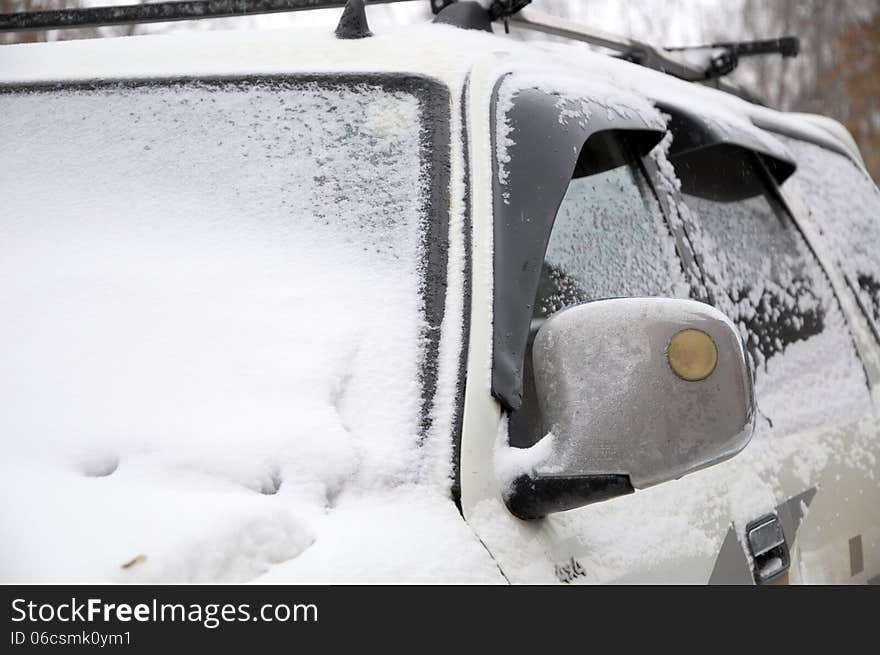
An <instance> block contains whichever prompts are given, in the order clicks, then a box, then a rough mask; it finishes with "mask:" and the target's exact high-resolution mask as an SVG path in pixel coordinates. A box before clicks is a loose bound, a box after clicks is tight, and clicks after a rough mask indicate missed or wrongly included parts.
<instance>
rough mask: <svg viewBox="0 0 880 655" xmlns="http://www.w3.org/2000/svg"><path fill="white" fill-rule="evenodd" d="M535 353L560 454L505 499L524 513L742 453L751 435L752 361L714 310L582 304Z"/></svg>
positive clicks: (650, 302)
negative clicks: (750, 362)
mask: <svg viewBox="0 0 880 655" xmlns="http://www.w3.org/2000/svg"><path fill="white" fill-rule="evenodd" d="M532 355H533V363H534V371H535V387H536V391H537V394H538V401H539V404H540V408H541V414H542V417H543V422H544V425H545V426H546V427H547V428H549V430H550V435H548V436H547V437H544V438H545V439H546V438H551V439H552V448H551V449H550V454H549V455H548V456H547V457H546V458H545V459H544V460H543V461H541V462H540V463H536V464H535V466H534V469H533V470H532V471H530V472H529V473H527V474H524V475H522V476H521V477H520V478H518V479H516V480H514V481H513V483H512V484H511V485H510V488H509V489H508V492H507V493H506V496H505V500H506V501H507V504H508V507H509V508H510V510H511V511H512V512H513V513H514V514H515V515H517V516H519V517H520V518H539V517H541V516H545V515H546V514H549V513H551V512H555V511H564V510H568V509H573V508H575V507H580V506H583V505H587V504H590V503H593V502H597V501H599V500H605V499H607V498H610V497H614V496H617V495H621V494H624V493H631V492H632V491H633V490H634V489H642V488H645V487H650V486H652V485H656V484H659V483H661V482H665V481H667V480H673V479H676V478H680V477H682V476H683V475H685V474H687V473H690V472H693V471H697V470H699V469H703V468H706V467H708V466H712V465H713V464H717V463H719V462H722V461H724V460H726V459H729V458H730V457H733V456H734V455H735V454H736V453H738V452H739V451H741V450H742V449H743V448H745V446H746V445H747V444H748V442H749V440H750V439H751V436H752V432H753V430H754V421H755V399H754V385H753V377H752V370H751V366H750V364H749V360H748V357H747V355H746V352H745V350H744V348H743V343H742V339H741V337H740V335H739V332H738V331H737V328H736V326H735V325H734V324H733V323H731V321H730V320H729V319H728V318H727V317H726V316H725V315H724V314H722V313H721V312H719V311H718V310H717V309H715V308H713V307H711V306H709V305H706V304H703V303H699V302H695V301H691V300H677V299H667V298H622V299H614V300H601V301H596V302H591V303H586V304H583V305H577V306H574V307H570V308H568V309H565V310H563V311H561V312H559V313H557V314H555V315H554V316H552V317H551V318H550V319H548V320H547V321H546V323H544V325H543V326H542V327H541V329H540V330H539V331H538V334H537V336H536V338H535V343H534V347H533V352H532Z"/></svg>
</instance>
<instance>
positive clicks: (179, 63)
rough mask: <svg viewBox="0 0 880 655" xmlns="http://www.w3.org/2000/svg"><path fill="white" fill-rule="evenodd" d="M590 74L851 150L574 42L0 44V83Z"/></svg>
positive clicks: (792, 119) (303, 34)
mask: <svg viewBox="0 0 880 655" xmlns="http://www.w3.org/2000/svg"><path fill="white" fill-rule="evenodd" d="M500 53H503V55H505V57H504V59H506V60H508V61H510V64H511V67H515V66H516V65H517V62H521V63H524V64H526V65H528V66H529V67H534V66H535V65H539V66H547V67H551V68H555V69H556V70H558V69H559V67H562V68H564V69H565V70H567V71H569V72H572V73H577V72H579V71H582V72H583V73H585V74H587V75H590V76H594V77H596V78H598V79H600V80H605V81H608V82H611V83H612V84H614V85H617V86H619V87H622V88H625V89H628V90H632V91H635V92H636V93H639V94H641V95H643V96H645V97H647V98H649V99H651V100H657V101H661V102H668V103H686V104H687V106H688V107H690V108H691V109H696V110H697V111H699V112H700V113H704V114H706V115H708V116H710V117H711V118H714V119H719V120H722V121H731V120H733V121H742V120H743V119H745V120H746V121H747V122H751V123H754V124H756V125H758V126H760V127H762V128H765V129H770V130H773V131H777V132H782V133H784V134H790V135H796V136H799V137H801V138H807V139H809V140H811V141H814V142H817V143H819V144H822V145H825V146H826V147H834V148H835V149H837V150H841V151H845V152H846V153H847V154H849V155H850V156H851V157H852V158H853V159H855V160H856V161H857V162H859V163H861V157H860V155H859V153H858V150H857V148H856V147H855V144H854V142H853V141H852V139H851V138H849V136H848V134H847V133H846V130H845V129H844V128H842V126H840V125H839V124H837V123H836V122H834V121H830V120H828V119H825V120H822V121H818V120H815V119H814V118H813V117H806V116H803V115H799V114H786V113H782V112H778V111H775V110H772V109H768V108H766V107H761V106H759V105H755V104H752V103H749V102H747V101H745V100H742V99H741V98H738V97H735V96H733V95H730V94H728V93H725V92H722V91H718V90H716V89H712V88H709V87H706V86H701V85H698V84H693V83H690V82H684V81H681V80H678V79H676V78H673V77H670V76H668V75H664V74H662V73H659V72H657V71H653V70H650V69H647V68H644V67H641V66H637V65H634V64H631V63H629V62H625V61H621V60H619V59H615V58H613V57H609V56H607V55H604V54H600V53H595V52H591V51H588V50H586V49H584V48H583V47H580V46H579V45H572V46H568V45H565V44H554V45H553V46H552V47H550V48H548V47H541V45H539V44H538V43H537V42H520V41H514V40H511V39H508V38H505V37H503V36H500V35H492V34H487V33H484V32H477V31H471V30H462V29H458V28H455V27H451V26H447V25H436V24H423V25H410V26H405V27H395V28H393V29H390V30H388V31H382V32H380V33H378V34H376V35H375V36H374V37H372V38H368V39H354V40H340V39H337V38H335V37H334V35H333V34H332V32H330V31H329V30H327V31H325V30H324V29H310V30H304V29H290V28H287V29H273V30H258V31H209V32H185V33H175V34H151V35H142V36H132V37H118V38H110V39H91V40H78V41H56V42H49V43H39V44H18V45H9V46H2V47H0V84H15V83H29V82H30V83H33V82H57V81H64V80H91V79H108V78H109V79H113V78H155V77H192V76H232V75H246V74H260V73H262V74H283V73H296V72H337V71H340V72H341V71H345V72H367V71H369V72H378V71H393V72H400V73H416V74H422V75H427V76H430V77H434V78H437V79H440V80H442V81H444V82H446V83H447V84H450V85H451V86H453V87H457V86H459V85H460V83H461V81H462V80H463V79H464V77H465V75H466V74H467V72H468V71H469V70H470V69H471V68H472V67H473V66H474V65H475V64H476V63H477V62H479V61H481V60H484V59H486V58H487V57H492V56H498V55H499V54H500Z"/></svg>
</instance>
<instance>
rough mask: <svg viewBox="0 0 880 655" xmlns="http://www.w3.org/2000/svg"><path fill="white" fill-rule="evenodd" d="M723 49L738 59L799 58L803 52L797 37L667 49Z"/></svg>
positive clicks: (684, 50) (670, 49)
mask: <svg viewBox="0 0 880 655" xmlns="http://www.w3.org/2000/svg"><path fill="white" fill-rule="evenodd" d="M702 49H723V50H730V51H731V52H732V53H733V55H734V56H736V57H755V56H758V55H782V56H783V57H797V56H798V54H799V53H800V50H801V43H800V40H799V39H798V38H797V37H796V36H782V37H779V38H778V39H764V40H761V41H730V42H725V43H713V44H711V45H699V46H685V47H683V48H666V50H669V51H670V52H686V51H688V50H702Z"/></svg>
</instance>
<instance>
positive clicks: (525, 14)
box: [504, 8, 800, 82]
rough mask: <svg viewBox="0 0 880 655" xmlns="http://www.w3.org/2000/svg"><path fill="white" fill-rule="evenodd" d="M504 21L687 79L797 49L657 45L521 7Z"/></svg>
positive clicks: (792, 41)
mask: <svg viewBox="0 0 880 655" xmlns="http://www.w3.org/2000/svg"><path fill="white" fill-rule="evenodd" d="M504 20H505V21H507V22H509V23H510V24H512V25H516V26H518V27H521V28H524V29H529V30H533V31H537V32H543V33H544V34H552V35H555V36H561V37H565V38H568V39H573V40H576V41H582V42H584V43H589V44H591V45H595V46H599V47H601V48H607V49H609V50H614V51H616V52H618V53H620V56H621V57H622V58H623V59H627V60H628V61H632V62H634V63H637V64H640V65H642V66H645V67H647V68H653V69H655V70H658V71H662V72H664V73H667V74H668V75H672V76H673V77H678V78H680V79H682V80H687V81H688V82H708V81H710V80H716V79H718V78H720V77H723V76H725V75H727V74H728V73H731V72H732V71H733V70H734V69H735V68H736V67H737V65H738V63H739V58H740V57H751V56H756V55H768V54H781V55H782V56H783V57H797V55H798V52H799V51H800V42H799V41H798V39H797V38H796V37H791V36H787V37H782V38H779V39H768V40H765V41H742V42H729V43H716V44H713V45H711V46H696V47H688V48H660V47H657V46H653V45H651V44H649V43H645V42H643V41H638V40H636V39H631V38H629V37H625V36H619V35H616V34H609V33H607V32H603V31H601V30H597V29H594V28H592V27H587V26H585V25H581V24H579V23H575V22H572V21H569V20H565V19H563V18H558V17H556V16H552V15H550V14H545V13H542V12H536V11H534V10H532V9H524V8H521V9H520V11H519V13H515V14H512V15H509V16H505V17H504ZM694 55H702V56H697V57H695V56H694Z"/></svg>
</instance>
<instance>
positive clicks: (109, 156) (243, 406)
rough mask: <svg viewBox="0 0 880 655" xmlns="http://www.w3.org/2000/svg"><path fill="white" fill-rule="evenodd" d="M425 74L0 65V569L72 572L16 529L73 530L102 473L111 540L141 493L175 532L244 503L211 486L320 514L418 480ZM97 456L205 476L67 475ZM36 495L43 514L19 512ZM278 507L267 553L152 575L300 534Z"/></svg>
mask: <svg viewBox="0 0 880 655" xmlns="http://www.w3.org/2000/svg"><path fill="white" fill-rule="evenodd" d="M430 89H433V83H427V82H425V81H418V80H416V81H413V80H412V79H409V78H401V79H397V80H395V79H391V80H384V79H376V78H369V77H364V78H360V79H341V78H308V79H306V78H286V79H264V80H256V81H216V82H173V83H118V84H104V85H97V86H89V85H79V86H72V87H67V88H65V89H59V88H34V89H25V88H18V89H9V88H7V89H0V131H2V135H3V138H2V139H0V171H2V173H0V197H2V198H3V203H2V207H0V304H2V306H3V321H2V322H0V392H2V395H3V398H4V400H3V405H4V410H3V412H0V439H2V448H3V458H2V459H3V462H4V466H3V468H4V470H3V472H2V477H3V478H4V479H5V484H6V486H7V487H8V490H7V491H6V492H4V496H3V497H4V501H3V504H4V506H3V510H2V515H3V525H2V531H0V534H2V539H3V541H4V546H3V549H4V551H3V557H2V558H0V559H2V560H3V568H4V569H5V570H4V571H3V573H5V574H6V575H4V576H3V577H4V578H5V579H8V578H9V575H10V574H13V577H15V578H17V579H21V578H22V577H24V579H28V575H27V574H25V575H22V571H27V566H28V562H30V561H32V560H33V566H34V570H36V568H37V567H38V566H39V567H42V569H41V574H40V575H38V576H37V577H45V578H48V579H55V580H58V579H60V578H64V577H68V576H69V575H70V574H71V571H72V570H75V569H76V566H74V565H71V564H70V562H68V563H67V564H59V565H58V567H57V568H58V571H57V572H55V574H54V575H53V572H52V570H51V566H50V570H49V571H48V572H47V571H45V570H44V569H45V567H46V562H45V561H43V560H40V559H39V557H38V555H39V554H38V553H36V554H29V553H28V550H29V549H32V544H33V543H34V542H41V541H44V540H42V539H40V538H38V537H37V536H35V534H34V530H37V531H38V532H39V531H40V530H46V531H47V536H46V538H45V541H47V542H49V541H55V542H56V543H57V539H55V538H54V537H50V536H48V535H49V534H50V533H51V534H56V533H57V532H58V531H64V530H67V531H68V532H70V533H74V534H80V535H83V534H85V531H86V529H87V528H86V527H85V526H80V527H77V525H75V524H73V523H71V521H72V520H73V519H69V518H66V517H67V515H69V514H74V515H75V514H76V513H77V511H83V508H84V507H88V506H89V503H93V502H94V501H95V498H96V497H100V498H101V500H100V503H101V509H100V513H101V515H102V516H105V517H106V516H109V515H112V516H113V517H114V521H116V523H114V533H118V534H116V536H111V537H107V535H104V536H103V537H104V538H109V539H110V542H111V543H110V545H107V543H106V542H105V545H104V546H102V547H101V552H106V551H107V549H110V550H112V549H113V548H114V546H113V544H114V543H116V542H114V541H113V540H114V539H115V540H117V541H120V543H121V542H124V543H125V544H127V545H128V546H129V547H121V546H120V547H119V548H118V553H117V552H115V551H114V552H115V556H116V557H117V559H119V558H121V559H122V560H125V559H126V558H128V557H129V556H130V555H131V554H132V553H131V551H133V550H137V551H140V550H141V549H143V548H144V547H146V546H145V545H146V544H149V543H152V541H151V539H152V536H151V535H152V533H153V532H155V531H158V530H160V528H157V527H156V525H155V524H154V523H150V522H147V523H148V525H149V526H151V527H149V529H148V530H147V528H145V527H143V525H140V526H139V525H138V521H137V520H136V519H135V518H132V519H131V520H130V521H126V520H125V519H124V518H123V517H124V516H125V515H126V514H128V513H130V512H133V514H134V515H135V516H136V515H137V513H138V509H137V508H138V507H140V508H141V509H144V507H146V505H145V504H149V503H153V502H155V503H156V505H155V508H156V509H155V511H153V512H152V513H153V514H156V515H159V514H162V515H163V516H164V514H168V516H165V518H163V519H162V521H166V520H167V521H171V522H173V524H174V526H175V531H176V533H177V534H179V533H180V531H181V529H182V528H181V527H180V526H182V525H190V526H191V529H192V530H195V531H198V530H200V529H202V528H205V526H206V524H207V523H210V524H211V526H213V525H214V524H213V523H211V517H210V516H209V515H217V516H220V515H222V516H224V520H228V521H229V522H231V523H232V525H233V526H235V525H237V524H236V521H237V519H236V518H235V514H236V511H237V509H241V508H242V502H244V501H242V499H241V498H240V497H239V496H235V495H231V496H230V497H229V500H230V504H229V506H228V507H226V508H224V507H223V505H222V504H218V503H216V501H211V502H207V501H206V502H205V503H202V502H201V501H200V500H199V496H198V493H200V492H202V491H208V490H212V489H214V490H220V491H221V492H222V491H229V490H230V489H233V490H234V489H239V488H243V489H247V490H249V491H250V492H257V494H265V495H272V494H276V493H279V492H280V491H283V492H284V493H285V494H288V495H290V496H291V497H293V498H295V501H296V502H295V503H294V506H297V503H298V504H299V506H302V507H311V508H312V510H309V511H312V512H316V513H317V514H321V513H322V512H323V511H325V509H326V508H328V507H333V506H334V505H335V504H336V503H337V502H339V498H340V496H341V495H344V494H345V493H353V494H355V495H356V494H357V493H360V492H362V491H363V490H364V489H377V488H392V487H394V486H399V485H404V484H406V483H418V482H420V481H422V479H421V478H422V473H423V472H424V471H425V470H428V469H429V468H430V467H428V466H426V464H425V462H423V461H422V460H423V459H424V458H425V457H427V456H428V452H430V453H433V454H436V451H428V449H426V448H422V447H420V446H421V445H422V444H423V441H424V439H425V436H426V433H427V430H428V427H429V424H430V420H429V409H430V401H431V398H430V396H431V394H432V392H433V385H434V380H433V376H435V375H436V364H435V363H434V362H433V361H432V358H436V356H437V347H438V346H437V343H438V341H439V326H440V321H441V320H442V312H443V309H442V307H443V298H442V296H439V292H438V291H437V290H436V289H437V288H440V287H442V285H443V284H445V282H446V280H445V277H444V273H445V262H443V261H440V260H438V259H437V258H436V253H437V252H443V250H442V248H443V243H445V239H447V233H446V232H444V231H443V225H444V224H445V223H444V221H446V220H447V218H445V217H444V216H443V215H442V214H443V211H444V207H448V204H447V205H444V202H443V200H442V196H443V194H446V193H447V192H448V191H447V190H448V183H444V181H443V180H444V179H445V178H444V175H448V170H447V171H446V172H445V173H444V171H443V170H442V169H443V167H438V166H435V165H434V159H435V157H436V156H438V153H442V152H444V151H443V147H444V144H443V143H439V142H438V139H440V138H443V135H444V131H443V129H435V126H431V125H428V124H427V121H428V120H429V114H430V111H429V107H430V103H431V102H433V101H434V99H432V98H429V97H428V93H429V90H430ZM447 102H448V101H447ZM444 106H445V105H444ZM429 128H430V129H429ZM447 129H448V128H447ZM447 157H448V153H447ZM445 211H447V212H448V209H446V210H445ZM438 248H439V250H438ZM429 268H430V270H431V271H432V279H430V280H429V279H427V277H428V276H426V270H428V269H429ZM448 465H449V464H448V462H447V466H448ZM36 471H39V473H38V474H37V473H34V472H36ZM47 471H51V473H48V472H47ZM447 474H448V471H447ZM109 475H114V476H115V477H116V478H118V479H120V481H119V482H117V483H116V484H122V481H123V480H125V481H127V484H133V485H137V480H136V479H134V478H131V476H135V478H140V479H144V476H146V477H147V478H149V477H151V476H153V477H155V476H160V477H163V476H164V477H163V479H165V481H166V482H169V484H170V486H172V487H175V488H176V486H179V485H184V486H185V487H186V488H187V490H188V491H191V492H193V493H194V494H196V495H195V496H186V494H184V496H182V497H179V496H173V497H174V498H186V497H189V498H190V500H183V501H182V502H178V500H175V501H174V502H173V503H171V504H168V503H164V501H163V500H162V498H161V497H160V496H161V492H160V487H161V488H167V487H168V485H165V487H162V485H158V484H152V485H147V486H145V487H144V489H143V490H142V492H138V493H140V494H141V495H138V494H136V493H134V491H132V489H131V488H128V490H126V489H123V488H122V487H118V486H117V487H112V488H111V487H106V488H105V490H104V491H103V492H102V491H100V490H97V488H95V487H87V486H83V483H82V482H81V479H82V478H101V477H104V476H109ZM35 476H36V477H35ZM71 476H73V477H71ZM77 476H79V478H80V481H76V480H74V478H75V477H77ZM71 480H74V481H73V482H71ZM178 483H179V484H178ZM71 485H72V486H71ZM22 489H29V492H28V494H27V495H25V494H23V493H22V491H21V490H22ZM16 490H17V491H16ZM129 492H131V493H129ZM108 495H119V496H120V500H119V501H118V502H119V504H118V505H116V504H113V502H112V501H111V500H109V499H108V497H107V496H108ZM257 497H258V498H259V495H257ZM169 498H171V496H169ZM248 498H250V496H248ZM246 500H247V499H246V498H245V501H246ZM108 503H109V504H108ZM126 503H128V509H126ZM245 504H246V502H245ZM449 505H450V506H452V504H451V502H450V503H449ZM150 507H152V505H150ZM453 510H454V507H453ZM145 511H146V510H145ZM270 511H280V510H279V508H278V506H277V505H276V506H268V505H264V506H263V508H261V509H260V512H270ZM303 511H305V510H303ZM32 512H33V513H34V514H39V515H40V516H43V517H45V516H46V513H47V512H49V513H50V514H51V517H50V518H47V519H41V522H43V521H44V520H45V522H46V523H47V525H45V526H43V527H34V526H33V525H27V516H28V515H29V514H30V513H32ZM260 512H258V514H260ZM86 513H87V514H88V512H86ZM227 513H228V516H227ZM245 513H246V514H247V515H248V517H249V518H248V520H252V516H251V513H250V510H248V511H247V512H245ZM306 514H308V512H306ZM171 515H174V516H176V517H177V518H174V519H172V518H170V517H171ZM260 515H262V514H260ZM242 520H243V519H242ZM53 522H54V525H51V524H52V523H53ZM141 523H143V522H142V521H141ZM160 524H161V525H164V523H161V522H160ZM269 525H270V527H271V530H270V532H271V531H276V532H277V534H274V536H272V535H271V534H270V535H269V536H266V535H265V534H264V536H266V539H269V537H270V536H272V539H269V541H272V543H273V544H274V545H273V546H272V547H271V548H274V549H275V550H271V548H270V551H271V552H269V553H268V554H267V553H266V552H263V551H260V554H259V556H255V561H256V563H254V561H250V560H248V558H247V557H245V558H244V559H245V564H244V565H241V566H232V568H231V569H230V570H227V569H224V568H223V567H224V566H225V567H228V566H231V565H229V564H228V562H226V563H221V564H222V565H221V564H216V563H215V564H212V563H211V562H207V563H204V566H206V567H207V571H208V572H205V571H202V572H201V573H198V572H197V573H193V572H192V571H191V570H190V569H186V566H185V565H184V564H180V563H179V562H178V564H175V565H174V566H178V565H179V566H183V567H184V569H185V570H186V573H185V574H184V573H180V574H179V575H178V574H175V573H174V571H176V569H173V567H172V569H166V570H164V571H159V570H156V571H153V573H152V575H153V578H154V579H155V578H158V579H166V580H167V579H181V577H183V578H184V579H203V580H205V579H246V578H248V577H252V575H254V574H255V572H258V571H259V570H262V568H264V567H265V565H266V561H267V559H268V561H271V560H272V558H273V557H274V558H276V559H279V560H280V559H286V558H288V557H292V556H294V555H295V554H296V553H297V552H299V550H302V549H304V548H306V547H308V546H309V544H310V543H311V542H312V541H313V540H314V535H313V530H312V527H310V524H309V522H308V521H305V520H303V519H302V516H298V517H297V518H295V519H285V520H277V521H276V520H274V519H273V520H272V521H270V522H269ZM200 526H201V527H200ZM166 527H167V526H166ZM211 529H214V527H211ZM211 529H209V530H207V533H208V534H210V533H211ZM230 529H236V528H230ZM126 530H129V531H130V532H133V533H136V534H139V535H141V537H143V539H142V540H141V542H139V545H136V544H135V543H134V542H132V543H130V544H129V541H130V540H131V536H130V535H128V536H126V535H125V534H124V533H125V532H126ZM258 532H259V530H258ZM264 533H265V529H264ZM248 538H251V539H252V538H255V537H248ZM276 538H277V539H276ZM258 541H259V539H258ZM276 542H277V543H276ZM279 544H280V545H279ZM117 545H118V544H117ZM47 547H48V546H47ZM157 548H158V546H157ZM267 548H268V547H267ZM278 549H280V551H281V552H276V551H277V550H278ZM160 550H161V549H160ZM258 550H259V549H258ZM80 555H81V556H82V558H83V561H84V562H86V564H83V567H84V568H83V569H82V571H84V572H85V574H86V575H88V576H90V578H91V579H93V580H94V579H104V578H105V572H104V570H103V569H100V570H99V569H95V568H89V565H88V562H89V561H90V560H89V557H91V556H90V555H88V553H87V552H85V551H84V552H83V553H81V554H80V553H73V554H72V558H73V559H76V558H77V557H80ZM181 557H183V555H181ZM93 558H94V557H93ZM171 559H172V560H173V561H174V562H177V559H174V558H171ZM251 559H254V558H251ZM223 561H224V562H225V561H226V560H223ZM119 563H120V562H118V561H114V565H113V570H116V569H118V564H119ZM329 564H330V563H329V562H328V563H327V565H328V566H329ZM168 566H171V565H168ZM212 566H214V567H215V568H211V567H212ZM218 567H219V568H218ZM252 569H253V570H252ZM169 570H170V571H171V573H170V574H169ZM349 579H350V578H349Z"/></svg>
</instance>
